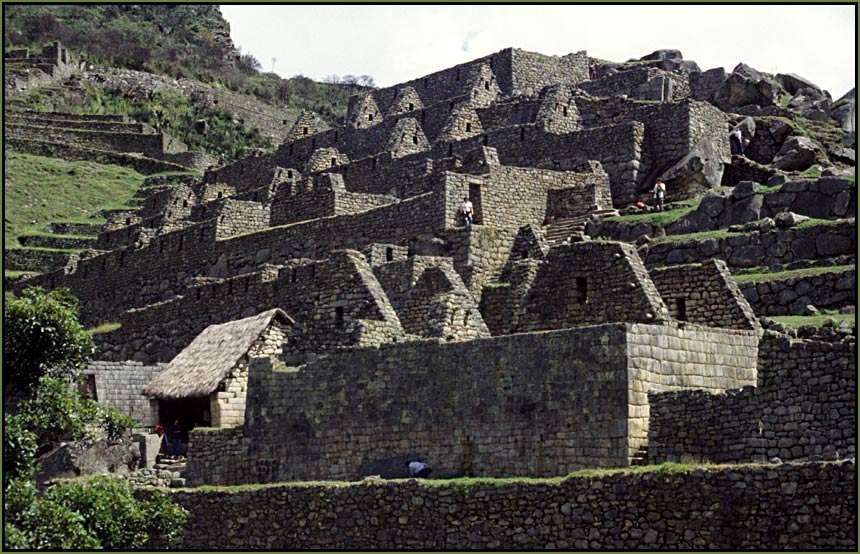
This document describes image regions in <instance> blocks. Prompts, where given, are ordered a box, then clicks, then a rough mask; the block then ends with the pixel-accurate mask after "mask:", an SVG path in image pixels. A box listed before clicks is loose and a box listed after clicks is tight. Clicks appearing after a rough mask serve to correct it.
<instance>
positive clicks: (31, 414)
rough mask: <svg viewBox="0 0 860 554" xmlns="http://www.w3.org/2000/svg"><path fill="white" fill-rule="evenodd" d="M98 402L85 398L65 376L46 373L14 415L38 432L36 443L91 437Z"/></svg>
mask: <svg viewBox="0 0 860 554" xmlns="http://www.w3.org/2000/svg"><path fill="white" fill-rule="evenodd" d="M98 416H99V405H98V404H97V403H96V402H94V401H92V400H88V399H85V398H82V397H81V395H80V394H79V393H78V391H76V390H74V389H73V388H72V387H70V386H69V385H68V383H67V382H66V381H65V380H63V379H58V378H56V377H49V376H46V377H43V378H42V380H41V381H40V382H39V385H38V387H37V388H36V394H35V396H33V397H32V398H29V399H27V400H24V401H22V402H21V404H20V405H19V412H18V413H17V414H15V415H13V416H10V417H12V418H21V419H22V420H23V421H24V424H25V425H26V427H27V428H28V429H30V430H31V431H32V432H33V433H34V434H35V436H36V442H37V444H39V445H40V446H41V445H45V444H50V443H51V442H55V441H59V440H84V439H91V438H92V437H93V432H92V429H91V425H92V424H93V423H94V422H96V421H97V420H98Z"/></svg>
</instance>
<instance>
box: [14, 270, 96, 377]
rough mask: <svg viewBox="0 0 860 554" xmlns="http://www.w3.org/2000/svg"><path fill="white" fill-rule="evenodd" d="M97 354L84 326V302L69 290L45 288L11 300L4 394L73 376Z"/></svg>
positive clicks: (25, 291) (22, 294) (33, 289)
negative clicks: (48, 379) (80, 317)
mask: <svg viewBox="0 0 860 554" xmlns="http://www.w3.org/2000/svg"><path fill="white" fill-rule="evenodd" d="M94 351H95V346H94V345H93V340H92V338H91V337H90V335H89V334H87V333H86V332H85V331H84V329H83V328H82V327H81V324H80V323H79V322H78V301H77V299H76V298H75V297H74V296H72V295H71V293H70V292H69V291H68V290H67V289H56V290H52V291H51V292H48V293H46V292H45V291H44V289H42V288H41V287H31V288H27V289H24V291H23V292H22V293H21V296H19V297H16V296H12V295H10V296H7V298H6V310H5V311H4V312H3V386H4V393H6V394H8V393H13V392H26V391H29V390H32V389H33V388H34V387H35V385H36V384H37V383H38V382H39V380H40V379H41V377H42V376H44V375H52V376H59V377H71V376H74V375H76V373H77V372H78V370H79V369H80V368H81V367H82V366H83V364H84V362H86V360H87V359H88V358H89V357H90V356H92V354H93V352H94Z"/></svg>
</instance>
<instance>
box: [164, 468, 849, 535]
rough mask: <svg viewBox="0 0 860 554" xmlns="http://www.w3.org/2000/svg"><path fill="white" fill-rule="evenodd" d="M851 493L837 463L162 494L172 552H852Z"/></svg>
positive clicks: (846, 476)
mask: <svg viewBox="0 0 860 554" xmlns="http://www.w3.org/2000/svg"><path fill="white" fill-rule="evenodd" d="M856 490H857V485H856V467H855V465H854V463H853V462H843V463H825V464H798V465H792V464H782V465H773V466H755V465H751V466H741V467H718V468H701V469H693V470H687V471H678V472H669V471H661V470H655V471H646V472H642V473H638V472H637V473H613V474H609V475H601V476H581V477H580V476H571V477H568V478H567V479H565V480H563V481H561V482H496V481H483V482H482V481H478V482H475V483H470V484H461V483H458V482H451V483H445V482H444V481H443V482H434V481H416V480H409V481H399V482H390V481H368V482H364V483H356V484H352V485H348V486H344V485H331V486H326V485H319V484H316V485H314V484H304V485H302V484H282V485H277V486H270V487H262V488H256V489H244V490H243V489H223V490H219V489H210V490H205V491H201V490H180V491H175V492H173V493H171V494H172V497H173V499H174V500H175V501H176V502H177V503H179V504H180V505H182V506H184V507H185V508H187V509H188V510H189V512H190V515H189V518H188V522H187V523H186V524H185V527H184V530H183V535H182V539H181V541H180V543H179V544H178V545H177V547H178V548H179V549H196V550H217V549H221V548H225V547H226V548H231V549H236V550H247V549H267V550H311V549H322V550H338V549H344V550H363V549H369V550H375V549H384V550H387V549H391V550H521V549H525V550H573V549H577V550H600V549H606V550H633V549H636V548H643V547H644V548H648V549H654V550H665V549H672V550H676V549H677V550H693V549H715V550H777V549H798V550H836V549H846V550H855V549H856V548H857V536H856V529H855V522H856ZM624 522H626V523H624ZM213 529H217V530H218V532H217V533H213ZM154 547H159V546H157V545H154Z"/></svg>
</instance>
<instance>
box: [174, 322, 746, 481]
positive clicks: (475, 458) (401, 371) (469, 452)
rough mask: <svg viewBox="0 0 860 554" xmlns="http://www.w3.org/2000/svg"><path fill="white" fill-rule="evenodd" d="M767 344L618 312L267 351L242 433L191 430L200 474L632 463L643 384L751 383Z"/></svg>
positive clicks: (483, 471)
mask: <svg viewBox="0 0 860 554" xmlns="http://www.w3.org/2000/svg"><path fill="white" fill-rule="evenodd" d="M669 336H671V337H673V338H672V340H671V344H670V343H669V338H668V337H669ZM664 343H665V344H664ZM755 344H756V341H755V335H754V334H752V333H749V332H743V331H723V330H715V329H705V328H693V327H689V328H687V329H674V330H673V329H667V330H665V331H664V330H663V329H662V328H658V327H648V326H645V327H637V326H626V325H624V324H612V325H603V326H598V327H590V328H579V329H571V330H564V331H557V332H552V333H536V334H522V335H510V336H506V337H497V338H491V339H478V340H473V341H468V342H447V343H440V342H438V341H415V342H409V343H404V344H394V345H383V346H381V347H379V348H363V349H353V350H348V351H345V352H333V353H331V354H330V355H329V356H328V357H324V358H321V359H318V360H317V361H314V362H310V363H308V364H306V365H303V366H300V367H281V368H277V367H276V368H274V369H273V367H272V361H271V360H265V359H254V360H252V364H251V375H250V379H249V390H248V404H247V405H248V412H247V414H246V424H245V427H244V428H243V430H242V433H241V435H238V434H236V433H230V434H225V435H221V434H218V433H213V432H208V431H206V432H202V431H201V432H200V433H197V432H194V433H192V437H191V448H190V453H189V459H190V463H189V475H188V478H189V482H190V483H193V484H203V483H245V482H269V481H278V480H297V479H357V478H361V477H363V476H365V475H373V474H382V475H383V476H385V475H388V476H399V475H401V476H402V475H404V473H403V472H404V470H405V468H404V467H403V461H404V460H407V459H409V458H414V457H418V458H419V459H422V460H425V461H427V462H428V463H430V464H431V465H432V466H434V467H435V468H436V471H437V473H438V474H439V475H440V476H446V475H447V476H450V475H463V474H479V475H493V476H503V475H531V476H541V475H542V476H549V475H561V474H564V473H567V472H569V471H572V470H573V469H576V468H580V467H594V466H598V467H618V466H625V465H627V463H628V459H629V456H631V455H632V452H631V449H635V448H638V446H639V444H641V442H642V440H644V435H643V433H645V432H647V406H645V407H644V408H643V407H642V406H641V405H640V404H638V402H639V401H640V400H642V401H643V402H645V403H646V404H647V398H646V396H645V392H644V391H646V390H648V389H649V388H655V389H657V390H667V389H674V388H681V387H689V386H697V387H704V388H707V389H709V390H714V391H719V390H724V389H725V388H730V387H732V386H742V385H743V384H750V383H752V382H754V379H755V355H756V352H755ZM631 345H635V346H636V348H638V349H639V350H635V349H634V350H630V348H632V346H631ZM645 350H647V351H648V352H649V354H647V355H646V354H644V352H645ZM676 350H677V351H676ZM682 350H690V351H693V352H701V356H700V358H701V359H699V358H698V357H697V358H696V359H695V360H694V359H692V358H691V357H690V356H689V355H687V353H686V352H681V351H682ZM652 351H653V352H655V354H654V356H653V357H652V356H651V354H650V353H651V352H652ZM706 352H707V353H710V354H709V355H706ZM716 352H720V353H721V354H720V356H719V357H714V356H713V355H711V354H713V353H716ZM682 354H683V357H682V356H681V355H682ZM697 356H699V355H698V354H697ZM646 357H647V359H646ZM346 368H349V369H348V370H346ZM631 369H635V370H637V371H636V372H635V373H634V374H631V373H630V371H631ZM629 375H633V376H632V377H628V376H629ZM632 391H641V393H640V394H639V396H637V397H636V398H635V401H636V402H637V404H636V408H635V409H631V408H630V407H629V398H630V394H631V392H632ZM640 396H641V398H640ZM631 433H632V435H631ZM237 442H238V444H237Z"/></svg>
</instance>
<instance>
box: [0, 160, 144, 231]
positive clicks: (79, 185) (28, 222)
mask: <svg viewBox="0 0 860 554" xmlns="http://www.w3.org/2000/svg"><path fill="white" fill-rule="evenodd" d="M143 179H144V176H143V175H141V174H140V173H137V172H136V171H133V170H131V169H127V168H124V167H119V166H113V165H102V164H97V163H94V162H85V161H84V162H70V161H64V160H60V159H56V158H44V157H41V156H31V155H28V154H20V153H16V152H7V153H6V166H5V172H4V175H3V187H4V189H3V203H4V209H3V246H4V248H10V247H16V246H18V237H19V236H21V235H22V234H26V233H30V232H34V231H36V232H39V231H42V230H43V228H44V226H45V224H46V223H48V222H49V221H56V220H64V221H68V220H78V221H94V222H103V221H104V220H89V219H87V218H88V216H90V215H92V214H93V213H95V212H96V211H98V210H99V209H103V208H108V207H114V206H121V205H123V204H124V203H125V202H126V201H128V199H129V198H131V197H132V196H133V195H134V193H135V191H136V190H137V189H138V187H139V186H140V184H141V183H142V182H143ZM34 221H35V223H33V222H34Z"/></svg>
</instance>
